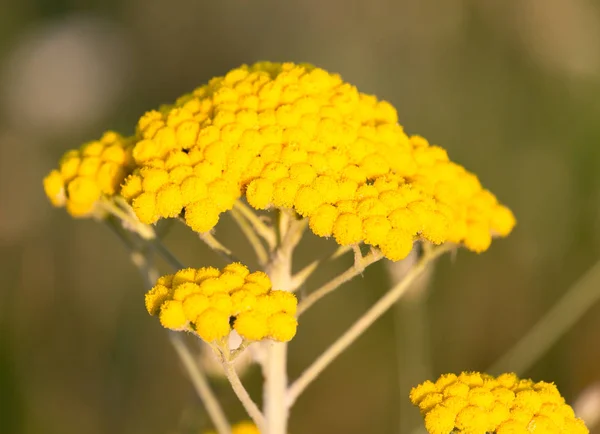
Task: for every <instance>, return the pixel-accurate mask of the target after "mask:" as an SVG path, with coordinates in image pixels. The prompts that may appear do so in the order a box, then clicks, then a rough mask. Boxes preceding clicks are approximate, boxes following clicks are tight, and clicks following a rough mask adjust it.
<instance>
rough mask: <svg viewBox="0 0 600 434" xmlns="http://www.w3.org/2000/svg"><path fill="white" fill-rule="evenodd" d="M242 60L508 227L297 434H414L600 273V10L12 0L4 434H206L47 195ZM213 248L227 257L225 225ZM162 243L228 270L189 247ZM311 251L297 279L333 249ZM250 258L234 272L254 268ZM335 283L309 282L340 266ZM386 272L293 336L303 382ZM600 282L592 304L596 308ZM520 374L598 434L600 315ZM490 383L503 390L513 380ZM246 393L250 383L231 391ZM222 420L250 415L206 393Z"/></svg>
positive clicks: (122, 287)
mask: <svg viewBox="0 0 600 434" xmlns="http://www.w3.org/2000/svg"><path fill="white" fill-rule="evenodd" d="M256 60H273V61H284V60H291V61H302V62H310V63H314V64H317V65H319V66H321V67H324V68H325V69H328V70H330V71H335V72H339V73H341V74H342V76H343V77H344V79H346V80H347V81H349V82H351V83H353V84H356V85H357V86H358V87H359V89H360V90H362V91H363V92H366V93H373V94H377V95H378V96H379V97H381V98H383V99H387V100H389V101H390V102H392V103H393V104H394V105H395V106H396V107H397V108H398V111H399V117H400V120H401V123H402V124H403V125H404V126H405V128H406V130H407V131H408V132H410V133H418V134H421V135H423V136H425V137H427V138H428V139H429V140H430V141H432V142H434V143H439V144H440V145H442V146H444V147H446V148H447V149H448V151H449V153H450V156H451V158H452V159H453V160H455V161H458V162H460V163H462V164H464V165H465V166H466V167H467V168H468V169H470V170H472V171H474V172H475V173H477V174H478V175H479V176H480V179H481V180H482V182H483V183H484V185H485V186H487V187H488V188H490V189H491V190H492V191H493V192H494V193H496V194H497V196H498V197H499V199H500V200H501V201H503V202H504V203H506V204H508V205H509V206H510V207H511V208H512V209H513V211H514V213H515V214H516V216H517V219H518V221H519V224H518V226H517V228H516V230H515V231H514V233H513V234H512V235H511V236H510V237H509V238H507V239H505V240H499V241H496V242H495V243H494V244H493V246H492V248H491V250H490V251H489V252H487V253H485V254H483V255H475V254H471V253H467V252H462V251H461V252H459V253H458V255H457V257H456V258H454V260H453V259H451V258H449V257H444V258H442V259H441V260H440V261H439V266H438V267H437V269H436V270H435V273H434V274H433V275H432V278H431V280H430V282H429V284H428V285H421V286H422V287H421V288H420V289H419V291H417V292H414V293H412V294H411V295H410V297H407V298H406V299H405V300H404V301H403V302H402V303H401V304H400V305H399V306H398V307H397V308H396V309H395V311H394V312H392V313H390V314H388V315H386V316H385V317H384V318H382V319H381V320H379V321H378V322H377V323H376V325H375V326H374V327H373V328H372V329H371V330H369V332H368V333H366V334H365V335H364V336H363V337H362V338H361V339H360V340H359V341H358V342H357V343H356V344H355V345H354V346H353V347H352V348H351V350H349V351H348V352H347V353H345V354H344V355H343V356H341V357H340V358H339V360H337V361H336V363H335V364H334V365H333V366H331V367H330V368H328V369H327V371H326V372H325V373H324V374H323V376H322V377H321V378H320V379H319V380H318V381H317V382H316V383H315V384H314V385H312V386H311V387H310V388H309V389H308V390H307V392H306V394H305V395H303V396H302V398H301V399H300V400H299V401H298V404H297V406H296V407H295V409H294V411H293V415H292V419H291V428H290V431H291V432H292V433H294V434H298V433H314V434H319V433H323V434H325V433H348V434H349V433H357V434H358V433H382V434H383V433H400V432H401V433H403V434H404V433H407V434H409V433H410V434H411V433H413V432H416V431H415V429H416V428H418V427H419V415H418V412H417V411H416V410H415V409H413V408H410V406H409V404H408V399H407V394H408V392H409V390H410V387H411V386H413V385H415V384H416V383H418V382H420V381H423V380H424V379H426V378H428V377H437V376H438V375H439V374H441V373H444V372H449V371H461V370H484V369H486V368H487V367H489V366H490V365H492V364H493V363H494V362H495V361H496V360H498V359H499V358H500V357H502V356H503V355H504V354H505V352H506V351H508V350H509V349H510V348H511V346H512V345H513V344H515V343H516V342H517V341H518V340H519V338H521V337H522V336H523V335H525V334H526V333H527V331H528V330H529V329H530V328H531V326H532V325H533V324H534V323H535V322H536V321H537V320H538V319H539V318H541V317H542V316H543V315H544V313H545V312H547V311H548V309H550V308H551V307H552V306H553V305H554V304H555V303H556V302H557V300H559V299H560V297H561V296H563V295H564V294H565V293H567V291H569V288H572V287H573V284H574V282H576V281H577V279H578V278H579V277H580V276H582V275H583V274H584V273H585V272H586V270H588V269H590V268H591V267H592V266H593V265H594V264H595V263H596V261H598V259H599V258H600V176H599V173H600V172H599V171H600V4H598V2H596V1H594V0H489V1H478V0H446V1H443V2H440V1H436V0H421V1H418V2H417V1H410V0H369V1H354V0H303V1H283V0H280V1H275V0H271V1H266V0H255V1H220V2H217V1H214V2H208V1H200V0H172V1H166V0H123V1H116V0H108V1H100V0H92V1H90V0H37V1H36V0H19V1H16V0H8V1H6V0H5V1H4V2H3V3H2V4H1V5H0V258H1V259H2V260H1V262H0V276H1V282H2V283H1V288H0V401H1V402H0V432H2V433H3V434H4V433H7V434H8V433H27V434H29V433H46V434H53V433H57V434H58V433H60V434H71V433H72V434H80V433H86V434H95V433H128V434H135V433H144V434H151V433H152V434H154V433H157V434H158V433H160V434H164V433H199V432H201V430H202V429H204V428H206V427H208V426H209V423H208V421H207V420H206V415H205V414H204V412H203V410H202V407H201V405H200V403H199V401H198V399H197V398H196V396H195V394H194V392H193V390H192V388H191V386H190V384H189V382H188V381H187V379H186V377H185V374H184V373H183V371H182V369H181V368H180V365H179V362H178V360H177V358H176V356H175V354H174V352H173V351H172V348H171V347H170V345H169V342H168V339H167V336H166V333H165V332H164V330H163V329H161V327H160V326H159V324H158V322H157V321H156V320H154V319H152V318H150V317H149V316H148V315H147V313H146V312H145V310H144V307H143V302H142V295H143V293H144V288H143V284H142V280H141V279H140V277H139V275H138V274H137V272H136V270H135V269H134V267H133V266H132V265H131V264H130V262H129V257H128V253H127V251H126V249H125V248H124V247H123V245H122V244H121V243H120V242H119V240H118V239H117V238H116V237H115V236H113V235H112V234H111V233H110V232H109V230H108V229H107V228H106V227H104V226H103V225H101V224H99V223H96V222H93V221H83V220H78V221H74V220H72V219H71V218H69V217H68V216H67V214H66V213H65V212H64V211H63V210H56V209H52V208H51V206H50V205H49V203H48V202H47V200H46V198H45V197H44V193H43V190H42V185H41V180H42V177H43V176H44V175H45V174H46V173H47V172H48V171H49V170H50V169H51V168H53V167H54V166H55V165H56V163H57V161H58V158H59V157H60V156H61V155H62V153H63V152H64V151H66V150H67V149H69V148H73V147H76V146H78V145H79V144H80V143H82V142H83V141H86V140H89V139H92V138H96V137H98V136H99V135H100V134H101V132H102V131H103V130H105V129H108V128H112V129H117V130H119V131H121V132H123V133H126V134H129V133H131V132H132V130H133V126H134V125H135V122H136V120H137V118H138V116H139V115H140V114H142V113H143V112H144V111H145V110H148V109H150V108H154V107H156V106H158V105H159V104H161V103H164V102H170V101H173V100H174V99H175V98H176V97H177V96H179V95H180V94H182V93H184V92H187V91H189V90H191V89H192V88H194V87H196V86H198V85H200V84H202V83H204V82H206V81H207V80H208V79H209V78H211V77H212V76H215V75H221V74H223V73H224V72H226V71H228V70H229V69H231V68H233V67H236V66H238V65H240V64H242V63H251V62H254V61H256ZM217 234H218V235H219V236H221V237H223V238H224V240H225V241H226V242H228V243H229V244H232V243H233V242H235V241H236V238H237V237H238V235H237V233H236V232H235V230H234V229H233V226H232V225H231V223H230V221H228V220H227V219H224V221H223V223H222V224H221V225H220V226H219V228H218V232H217ZM166 242H167V243H168V245H169V246H170V247H171V248H172V249H173V251H174V252H175V253H176V254H177V255H178V256H180V257H181V258H182V259H183V260H184V261H185V262H186V263H188V264H190V265H194V266H201V265H206V264H211V265H220V262H219V259H218V258H217V257H215V256H214V255H212V254H211V253H210V252H208V251H207V250H206V248H204V247H203V246H202V245H200V243H199V241H197V239H196V238H195V237H194V235H193V234H192V233H191V232H189V231H187V230H186V229H185V228H179V227H176V228H174V229H173V230H172V231H171V232H170V233H169V235H168V237H167V240H166ZM332 244H333V243H332V242H327V241H323V240H315V239H308V240H307V242H306V243H305V244H303V245H302V247H301V251H300V253H299V258H298V259H299V263H306V262H307V261H308V260H309V258H310V257H311V255H315V254H321V253H322V252H323V251H324V250H327V249H330V250H332V249H333V245H332ZM247 253H248V249H247V247H245V250H244V252H243V254H242V256H246V257H249V255H248V254H247ZM349 263H350V259H349V258H344V259H342V260H338V261H337V262H334V263H331V264H328V265H327V267H324V269H323V270H322V272H321V273H319V274H318V275H317V276H316V277H315V279H314V280H313V283H315V284H316V282H317V281H319V280H321V281H322V280H323V279H325V278H326V276H331V275H332V274H334V273H335V272H339V271H341V270H343V269H344V267H347V266H348V265H349ZM386 270H387V268H386V267H385V266H384V264H377V265H376V266H374V267H372V268H371V269H369V270H368V271H367V272H366V273H365V275H364V278H358V279H356V281H354V282H353V283H352V284H351V285H348V286H347V287H345V288H344V289H343V290H340V291H339V292H338V293H336V294H335V295H333V296H330V297H328V298H327V299H325V300H323V302H322V303H321V304H319V305H317V306H316V307H315V308H314V309H313V310H311V311H310V313H308V314H307V315H306V317H303V321H302V322H301V324H300V328H299V334H298V336H297V337H296V338H295V340H294V341H293V342H292V344H291V356H290V357H291V360H290V374H291V376H292V377H294V376H296V375H298V373H299V372H301V370H302V369H303V367H305V366H306V365H307V364H308V363H310V361H312V360H313V359H314V357H315V356H316V355H317V354H319V352H320V351H322V350H323V349H324V348H325V347H326V345H327V344H328V343H329V342H331V341H332V340H333V339H334V338H335V337H337V336H338V335H339V334H340V333H341V332H342V331H343V330H344V328H345V327H347V326H348V325H349V324H350V323H351V322H352V321H353V319H354V318H356V317H357V316H358V315H359V314H360V313H361V312H363V311H364V310H365V309H366V308H367V307H368V306H369V305H371V304H372V303H373V302H374V301H375V300H376V299H377V298H378V297H380V296H381V295H382V294H383V292H384V291H385V289H386V286H388V285H389V278H388V274H387V271H386ZM598 274H599V273H598V272H597V271H596V272H595V274H594V275H592V276H591V277H590V278H589V279H588V280H587V281H586V282H585V285H584V289H583V292H584V293H586V294H590V293H593V292H594V291H595V292H598V288H600V277H599V276H598ZM588 304H589V309H587V310H586V312H585V313H584V314H582V315H577V317H578V319H577V322H576V323H575V324H574V326H573V327H571V328H570V329H569V330H568V331H567V332H566V333H565V334H564V335H563V336H562V337H561V338H560V339H558V340H557V341H556V342H555V343H553V345H552V347H551V349H550V350H549V351H548V352H545V353H544V354H543V355H542V356H541V357H539V358H537V360H536V361H535V363H534V364H532V366H530V367H527V368H526V370H524V371H523V372H519V374H521V375H525V376H531V377H532V378H534V379H536V380H547V381H555V382H556V383H557V384H558V386H559V388H560V389H561V391H562V392H563V394H564V395H565V397H566V398H567V399H568V401H569V402H570V403H572V404H574V405H575V406H576V410H577V411H578V412H579V414H580V415H581V416H582V417H584V418H585V419H586V420H587V422H588V424H589V425H590V426H594V427H595V428H592V432H595V433H600V424H599V423H598V419H599V418H600V345H599V344H600V304H598V303H592V302H589V303H588ZM503 368H504V369H513V367H511V365H510V363H508V364H506V365H505V366H503ZM244 381H245V382H247V384H248V385H249V387H250V388H251V391H252V393H253V394H255V395H258V393H259V386H260V383H261V376H260V372H259V370H258V369H257V368H256V367H252V368H250V369H249V370H248V372H247V374H246V375H245V377H244ZM214 382H215V383H214V384H215V387H216V389H217V391H218V394H219V396H220V397H221V398H222V399H223V401H224V403H225V405H226V407H227V409H228V411H229V412H230V413H231V415H232V418H233V419H235V418H240V417H242V415H243V411H242V409H241V407H240V405H239V404H238V403H237V400H236V399H235V397H234V396H233V394H232V393H231V392H230V390H229V386H228V385H227V384H226V383H225V382H224V381H223V380H222V379H219V378H216V379H214Z"/></svg>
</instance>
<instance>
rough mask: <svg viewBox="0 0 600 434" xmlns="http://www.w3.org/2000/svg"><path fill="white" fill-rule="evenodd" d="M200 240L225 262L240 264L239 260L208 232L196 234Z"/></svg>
mask: <svg viewBox="0 0 600 434" xmlns="http://www.w3.org/2000/svg"><path fill="white" fill-rule="evenodd" d="M198 236H199V237H200V239H201V240H202V241H204V243H205V244H206V245H207V246H208V247H210V248H211V249H212V250H213V251H215V252H217V253H218V254H219V255H220V256H221V257H222V258H223V259H225V261H227V262H240V261H239V259H237V258H236V257H235V255H234V254H233V253H232V252H231V250H229V249H228V248H227V247H225V246H224V245H223V244H221V242H220V241H219V240H217V239H216V238H215V236H214V235H213V234H212V233H210V232H203V233H201V234H198Z"/></svg>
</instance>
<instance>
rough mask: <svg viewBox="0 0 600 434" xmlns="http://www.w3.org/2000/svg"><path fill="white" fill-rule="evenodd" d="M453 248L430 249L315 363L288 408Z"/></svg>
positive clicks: (300, 381)
mask: <svg viewBox="0 0 600 434" xmlns="http://www.w3.org/2000/svg"><path fill="white" fill-rule="evenodd" d="M449 249H450V247H449V246H445V245H443V246H440V247H437V248H435V249H432V250H430V251H429V252H427V253H424V255H423V256H422V257H421V259H420V260H419V261H418V262H417V264H416V265H415V266H414V268H412V269H411V270H410V271H409V272H408V273H407V274H406V276H404V279H403V280H402V281H400V282H399V283H398V284H397V285H395V286H394V287H393V288H392V289H390V290H389V291H388V293H387V294H385V295H384V296H383V297H382V298H380V299H379V301H377V303H375V304H374V305H373V306H372V307H371V308H370V309H369V310H368V311H367V312H366V313H365V314H363V316H361V317H360V318H359V319H358V320H357V321H356V322H355V323H354V324H353V325H352V326H351V327H350V328H349V329H348V330H347V331H346V332H345V333H344V334H342V336H340V337H339V338H338V339H337V340H336V341H335V342H334V343H333V344H332V345H331V346H330V347H329V348H327V349H326V350H325V352H323V353H322V354H321V355H320V356H319V357H318V358H317V360H315V361H314V362H313V363H312V364H311V365H310V366H309V367H308V368H307V369H306V370H305V371H304V372H303V373H302V374H301V375H300V377H298V379H297V380H296V381H294V382H293V383H292V385H291V386H290V387H289V389H288V391H287V405H288V407H292V406H293V405H294V403H295V402H296V400H297V399H298V397H299V396H300V395H301V394H302V392H304V390H305V389H306V388H307V387H308V386H309V385H310V384H311V383H312V382H313V381H314V380H315V379H316V378H317V377H318V376H319V374H321V372H323V370H324V369H325V368H326V367H327V366H329V365H330V364H331V363H332V362H333V361H334V360H335V359H336V358H337V356H339V355H340V354H341V353H342V352H344V351H345V350H346V349H347V348H348V347H349V346H350V345H352V343H354V341H356V339H358V337H360V336H361V335H362V334H363V333H364V332H365V330H367V329H368V328H369V327H370V326H371V325H372V324H373V323H374V322H375V321H376V320H377V319H378V318H379V317H380V316H381V315H383V314H384V313H385V312H386V311H387V310H388V309H389V308H390V307H392V306H393V305H394V303H395V302H396V301H398V299H399V298H400V297H401V296H402V295H403V294H404V293H405V292H406V290H407V289H408V288H409V286H410V285H411V283H412V282H413V281H414V280H415V279H416V278H417V277H418V276H419V275H420V274H421V273H422V272H423V271H424V270H425V268H426V267H427V264H429V263H430V262H431V261H432V260H433V259H435V258H436V257H438V256H439V255H441V254H442V253H444V252H446V251H448V250H449Z"/></svg>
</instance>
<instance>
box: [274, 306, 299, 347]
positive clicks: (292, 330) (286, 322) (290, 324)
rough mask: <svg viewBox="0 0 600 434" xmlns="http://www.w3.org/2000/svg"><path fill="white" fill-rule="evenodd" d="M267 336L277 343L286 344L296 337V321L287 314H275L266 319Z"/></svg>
mask: <svg viewBox="0 0 600 434" xmlns="http://www.w3.org/2000/svg"><path fill="white" fill-rule="evenodd" d="M268 327H269V336H270V337H271V338H272V339H274V340H276V341H279V342H288V341H290V340H292V338H293V337H294V336H295V335H296V329H297V327H298V321H296V318H294V317H293V316H292V315H290V314H287V313H283V312H280V313H275V314H273V315H271V316H270V317H269V319H268Z"/></svg>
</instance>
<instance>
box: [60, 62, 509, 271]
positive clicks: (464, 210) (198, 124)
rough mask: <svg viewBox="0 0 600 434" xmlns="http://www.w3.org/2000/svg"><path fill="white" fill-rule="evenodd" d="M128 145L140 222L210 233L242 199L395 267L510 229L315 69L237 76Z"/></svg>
mask: <svg viewBox="0 0 600 434" xmlns="http://www.w3.org/2000/svg"><path fill="white" fill-rule="evenodd" d="M132 140H133V141H134V147H133V150H132V155H133V158H134V160H135V170H133V169H132V170H131V171H130V172H129V173H128V177H127V178H126V180H125V182H124V183H123V185H122V189H121V191H120V194H121V195H122V196H123V197H124V198H125V199H126V200H127V201H129V203H131V205H132V207H133V209H134V211H135V213H136V215H137V216H138V218H139V219H140V221H141V222H142V223H146V224H151V223H155V222H156V221H157V220H159V219H161V218H168V217H177V216H179V215H182V213H183V215H184V216H185V221H186V223H187V225H188V226H190V227H191V228H192V229H193V230H194V231H197V232H206V231H208V230H210V229H212V228H213V227H214V226H215V225H216V224H217V222H218V220H219V215H220V214H221V213H222V212H225V211H227V210H230V209H231V208H232V207H233V205H234V203H235V201H236V200H237V199H239V198H240V197H241V196H242V195H245V197H246V200H247V201H248V203H249V204H250V205H251V206H252V207H254V208H256V209H267V208H270V207H277V208H288V209H293V210H295V211H296V212H297V213H298V214H300V215H301V216H303V217H306V218H308V220H309V225H310V228H311V230H312V231H313V232H314V233H315V234H316V235H319V236H323V237H329V236H333V237H334V238H335V240H336V242H337V243H339V244H340V245H350V244H356V243H360V242H364V243H367V244H370V245H373V246H378V247H379V248H380V249H381V251H382V252H383V254H384V255H385V256H386V257H387V258H389V259H392V260H399V259H402V258H404V257H405V256H406V255H407V254H408V252H409V251H410V250H411V248H412V243H413V241H414V240H415V239H418V238H421V239H425V240H428V241H431V242H433V243H436V244H439V243H442V242H445V241H451V242H455V243H461V242H463V243H464V244H465V246H466V247H467V248H469V249H471V250H473V251H477V252H480V251H483V250H485V249H487V248H488V246H489V244H490V242H491V238H492V236H493V235H502V236H504V235H507V234H508V233H509V232H510V231H511V230H512V227H513V226H514V224H515V220H514V217H513V215H512V213H511V212H510V211H509V210H508V209H507V208H506V207H504V206H502V205H499V204H498V202H497V200H496V198H495V197H494V196H493V195H492V194H491V193H490V192H489V191H487V190H484V189H483V188H482V187H481V184H480V183H479V181H478V179H477V177H476V176H475V175H473V174H471V173H469V172H467V171H466V170H465V169H464V168H463V167H462V166H460V165H457V164H455V163H452V162H451V161H449V159H448V156H447V154H446V152H445V151H444V150H443V149H442V148H440V147H437V146H430V145H429V143H427V141H426V140H424V139H423V138H421V137H418V136H412V137H409V136H407V135H406V134H405V132H404V130H403V128H402V127H401V126H400V125H399V124H398V119H397V113H396V110H395V109H394V107H392V106H391V105H390V104H389V103H387V102H385V101H378V100H377V99H376V98H375V97H373V96H369V95H365V94H363V93H360V92H359V91H358V90H357V89H356V87H354V86H352V85H350V84H348V83H345V82H343V81H342V79H341V78H340V76H339V75H337V74H330V73H328V72H326V71H324V70H323V69H319V68H315V67H312V66H310V65H296V64H293V63H283V64H280V63H269V62H262V63H256V64H254V65H252V66H242V67H240V68H237V69H234V70H232V71H230V72H229V73H227V74H226V75H225V76H223V77H217V78H214V79H212V80H211V81H210V82H209V83H208V84H207V85H205V86H202V87H200V88H198V89H196V90H194V91H193V92H192V93H190V94H187V95H184V96H182V97H181V98H179V99H178V100H177V101H176V102H175V103H174V104H172V105H168V106H163V107H161V108H160V109H159V110H156V111H150V112H148V113H146V114H145V115H144V116H142V117H141V119H140V120H139V122H138V124H137V129H136V133H135V136H134V137H133V138H132ZM53 197H56V194H54V195H53Z"/></svg>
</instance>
